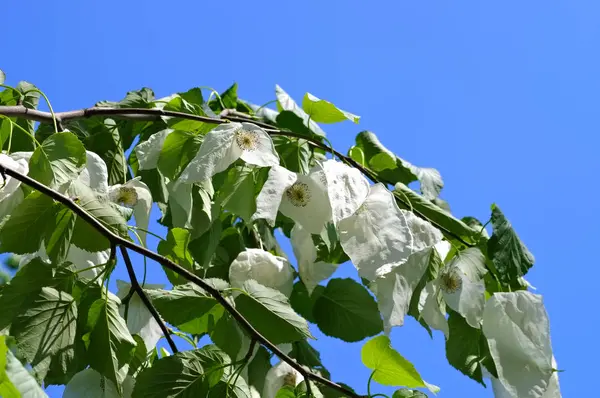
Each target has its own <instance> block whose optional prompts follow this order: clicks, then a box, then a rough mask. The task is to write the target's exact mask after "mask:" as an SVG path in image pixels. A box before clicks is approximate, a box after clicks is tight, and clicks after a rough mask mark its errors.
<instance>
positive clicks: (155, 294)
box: [146, 283, 218, 326]
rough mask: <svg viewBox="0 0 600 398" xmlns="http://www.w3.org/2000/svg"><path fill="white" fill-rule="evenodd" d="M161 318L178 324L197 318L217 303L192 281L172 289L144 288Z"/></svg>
mask: <svg viewBox="0 0 600 398" xmlns="http://www.w3.org/2000/svg"><path fill="white" fill-rule="evenodd" d="M146 293H147V294H148V296H149V297H150V298H151V299H152V302H153V303H154V305H155V307H156V309H157V310H158V312H159V313H160V315H161V316H162V317H163V319H164V320H165V321H167V322H169V323H170V324H172V325H175V326H179V325H182V324H185V323H187V322H190V321H192V320H194V319H197V318H199V317H201V316H203V315H204V314H206V313H208V312H209V311H211V310H212V309H213V307H214V306H216V305H218V303H217V301H216V300H215V299H214V298H213V297H212V296H211V295H209V294H208V293H207V292H205V291H204V290H202V289H201V288H200V287H198V286H196V285H195V284H192V283H187V284H185V285H179V286H176V287H175V288H174V289H173V290H159V289H156V290H146Z"/></svg>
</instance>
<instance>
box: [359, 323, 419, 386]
mask: <svg viewBox="0 0 600 398" xmlns="http://www.w3.org/2000/svg"><path fill="white" fill-rule="evenodd" d="M360 356H361V359H362V363H363V364H364V365H365V366H366V367H367V368H369V369H372V370H374V371H375V374H374V375H373V381H376V382H377V383H379V384H383V385H384V386H405V387H409V388H418V387H427V384H426V383H425V381H423V379H422V378H421V375H419V372H417V370H416V369H415V367H414V366H413V364H412V363H410V362H408V361H407V360H406V359H405V358H404V357H403V356H402V355H400V354H399V353H398V352H397V351H396V350H394V349H393V348H392V346H391V343H390V338H389V337H387V336H385V335H381V336H377V337H375V338H373V339H371V340H369V341H367V342H366V343H365V345H364V346H363V348H362V350H361V352H360Z"/></svg>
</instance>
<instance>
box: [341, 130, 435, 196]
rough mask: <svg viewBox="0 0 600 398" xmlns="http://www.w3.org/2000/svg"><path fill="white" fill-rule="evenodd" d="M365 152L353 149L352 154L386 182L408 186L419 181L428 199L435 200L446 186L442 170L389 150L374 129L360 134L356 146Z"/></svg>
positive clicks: (422, 191)
mask: <svg viewBox="0 0 600 398" xmlns="http://www.w3.org/2000/svg"><path fill="white" fill-rule="evenodd" d="M354 148H360V149H361V150H362V152H358V151H357V150H353V151H352V152H350V156H351V157H352V158H353V159H354V160H356V161H357V162H359V163H361V164H365V163H366V166H368V167H369V169H371V170H372V171H374V172H375V173H376V174H377V176H378V177H379V178H380V179H382V180H383V182H386V183H390V184H396V183H403V184H406V185H408V184H409V183H411V182H413V181H417V180H418V181H419V183H420V189H421V193H422V194H423V196H424V197H425V199H427V200H434V199H435V198H437V196H438V195H439V193H440V191H441V190H442V188H443V187H444V182H443V181H442V177H441V175H440V173H439V172H438V171H437V170H435V169H432V168H426V167H417V166H415V165H413V164H411V163H410V162H408V161H406V160H404V159H402V158H400V157H398V156H396V155H395V154H394V153H393V152H392V151H390V150H389V149H387V148H386V147H385V146H384V145H383V144H382V143H381V142H380V141H379V139H378V138H377V136H376V135H375V134H374V133H372V132H371V131H362V132H360V133H359V134H358V135H357V136H356V146H355V147H354Z"/></svg>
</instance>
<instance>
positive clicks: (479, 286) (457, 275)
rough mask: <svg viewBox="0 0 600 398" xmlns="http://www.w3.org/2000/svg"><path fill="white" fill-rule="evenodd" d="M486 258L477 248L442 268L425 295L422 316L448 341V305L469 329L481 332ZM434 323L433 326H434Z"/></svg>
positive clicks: (470, 249)
mask: <svg viewBox="0 0 600 398" xmlns="http://www.w3.org/2000/svg"><path fill="white" fill-rule="evenodd" d="M485 273H486V269H485V256H484V255H483V253H482V252H481V251H480V250H479V249H478V248H475V247H472V248H469V249H466V250H463V251H462V252H459V253H457V254H456V256H455V257H454V258H453V259H452V261H451V262H450V263H449V264H448V265H446V266H445V267H444V268H442V269H441V270H440V272H439V274H438V277H437V279H436V280H434V281H431V282H428V283H427V285H426V286H425V289H423V291H422V292H421V303H422V308H421V316H422V317H423V320H425V322H426V323H427V324H428V325H429V326H431V327H432V328H434V329H438V330H442V331H443V332H444V334H446V337H448V334H447V333H448V325H447V322H446V318H445V314H446V309H445V306H446V305H447V306H448V307H450V308H451V309H453V310H454V311H456V312H458V313H459V314H461V315H462V316H463V317H464V318H465V320H466V321H467V323H468V324H469V326H471V327H473V328H476V329H479V328H480V327H481V320H482V317H483V307H484V305H485V284H484V281H483V279H482V278H483V276H484V275H485ZM430 322H431V323H430Z"/></svg>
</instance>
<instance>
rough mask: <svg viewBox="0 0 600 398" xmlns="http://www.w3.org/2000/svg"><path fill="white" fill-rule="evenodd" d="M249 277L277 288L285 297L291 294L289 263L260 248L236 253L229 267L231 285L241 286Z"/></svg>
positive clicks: (264, 284)
mask: <svg viewBox="0 0 600 398" xmlns="http://www.w3.org/2000/svg"><path fill="white" fill-rule="evenodd" d="M250 279H254V280H255V281H257V282H258V283H260V284H261V285H263V286H266V287H270V288H272V289H276V290H279V291H280V292H281V293H283V294H284V295H286V296H287V297H289V296H290V295H291V294H292V289H293V287H294V273H293V270H292V266H291V265H290V263H289V262H288V261H287V260H286V259H285V258H283V257H279V256H274V255H272V254H271V253H269V252H267V251H264V250H261V249H246V250H245V251H243V252H241V253H240V254H238V256H237V258H236V259H235V260H233V262H232V263H231V266H230V267H229V281H230V282H231V286H233V287H238V288H241V287H242V286H243V285H244V282H245V281H247V280H250Z"/></svg>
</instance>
